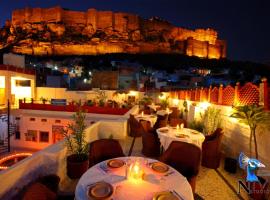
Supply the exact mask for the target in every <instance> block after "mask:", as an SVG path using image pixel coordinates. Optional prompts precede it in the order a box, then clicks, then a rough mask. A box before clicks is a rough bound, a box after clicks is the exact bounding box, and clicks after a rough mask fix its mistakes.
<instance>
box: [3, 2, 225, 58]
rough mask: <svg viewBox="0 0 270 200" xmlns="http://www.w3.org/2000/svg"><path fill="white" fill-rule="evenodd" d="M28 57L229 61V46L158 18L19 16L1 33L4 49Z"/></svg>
mask: <svg viewBox="0 0 270 200" xmlns="http://www.w3.org/2000/svg"><path fill="white" fill-rule="evenodd" d="M5 48H10V49H11V51H12V52H14V53H21V54H28V55H97V54H106V53H131V54H135V53H180V54H185V55H189V56H198V57H205V58H216V59H219V58H225V57H226V42H225V41H223V40H219V39H218V34H217V32H216V31H215V30H213V29H196V30H188V29H184V28H180V27H175V26H173V25H172V24H170V23H169V22H167V21H164V20H161V19H159V18H157V17H154V18H151V19H143V18H141V17H139V16H138V15H133V14H129V13H117V12H111V11H97V10H95V9H88V10H87V11H86V12H79V11H70V10H65V9H63V8H61V7H54V8H48V9H42V8H25V9H20V10H14V11H13V13H12V20H11V21H10V20H7V21H6V24H5V26H4V27H3V28H2V29H0V49H5Z"/></svg>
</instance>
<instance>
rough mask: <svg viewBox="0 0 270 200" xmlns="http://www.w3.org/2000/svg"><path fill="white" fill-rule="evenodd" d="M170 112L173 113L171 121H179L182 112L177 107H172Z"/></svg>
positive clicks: (170, 116) (170, 115) (170, 117)
mask: <svg viewBox="0 0 270 200" xmlns="http://www.w3.org/2000/svg"><path fill="white" fill-rule="evenodd" d="M170 110H171V111H172V112H171V113H170V114H169V121H170V120H171V119H178V118H179V116H180V110H179V109H178V108H177V107H171V108H170Z"/></svg>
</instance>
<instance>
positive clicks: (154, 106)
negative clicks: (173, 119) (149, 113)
mask: <svg viewBox="0 0 270 200" xmlns="http://www.w3.org/2000/svg"><path fill="white" fill-rule="evenodd" d="M148 107H149V108H150V109H152V110H153V111H157V109H158V108H160V105H155V104H150V105H148Z"/></svg>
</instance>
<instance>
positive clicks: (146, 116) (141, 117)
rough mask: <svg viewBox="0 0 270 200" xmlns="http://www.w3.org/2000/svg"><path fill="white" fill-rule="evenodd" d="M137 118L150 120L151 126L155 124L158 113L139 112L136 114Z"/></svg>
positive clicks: (138, 119)
mask: <svg viewBox="0 0 270 200" xmlns="http://www.w3.org/2000/svg"><path fill="white" fill-rule="evenodd" d="M134 117H135V119H136V120H137V121H138V122H140V121H141V120H145V121H149V122H150V124H151V127H153V126H154V124H155V123H156V121H157V116H156V115H149V114H142V113H141V114H137V115H135V116H134Z"/></svg>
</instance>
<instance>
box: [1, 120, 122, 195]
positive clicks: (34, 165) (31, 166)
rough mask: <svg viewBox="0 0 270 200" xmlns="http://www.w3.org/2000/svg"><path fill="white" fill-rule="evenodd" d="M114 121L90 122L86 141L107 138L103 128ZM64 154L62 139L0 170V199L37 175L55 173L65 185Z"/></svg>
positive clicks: (116, 136) (14, 192)
mask: <svg viewBox="0 0 270 200" xmlns="http://www.w3.org/2000/svg"><path fill="white" fill-rule="evenodd" d="M112 123H113V124H112ZM114 123H117V122H109V121H99V122H96V123H95V124H92V125H91V126H89V127H88V128H87V129H86V131H85V132H86V141H88V142H89V143H90V142H92V141H95V140H97V139H101V138H109V137H110V134H109V133H108V132H107V131H105V132H104V130H106V129H110V127H112V126H114V127H115V124H114ZM110 124H111V125H110ZM122 128H123V126H122V125H116V127H115V128H114V129H113V131H115V133H118V132H121V131H122ZM117 129H118V130H117ZM101 133H102V134H101ZM113 133H114V132H113ZM107 134H108V135H107ZM113 138H116V139H118V138H121V139H123V137H122V136H119V135H113ZM66 155H67V149H66V147H65V145H64V141H60V142H58V143H56V144H53V145H50V146H49V147H47V148H45V149H43V150H41V151H38V152H36V153H34V154H33V155H32V156H30V157H28V158H26V159H24V160H22V161H20V162H18V163H17V164H15V165H13V166H12V167H10V168H9V169H7V170H4V171H1V172H0V180H1V181H0V199H1V200H2V199H3V200H6V199H7V200H8V199H12V197H14V196H15V195H16V194H17V193H18V192H20V191H21V190H22V188H23V187H24V186H26V185H28V184H29V183H31V182H33V181H34V180H36V179H37V178H38V177H40V176H44V175H47V174H57V175H58V176H59V177H60V178H61V182H60V188H61V186H62V185H65V184H66V182H67V181H69V179H68V178H67V176H66ZM3 180H5V181H3Z"/></svg>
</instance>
